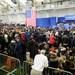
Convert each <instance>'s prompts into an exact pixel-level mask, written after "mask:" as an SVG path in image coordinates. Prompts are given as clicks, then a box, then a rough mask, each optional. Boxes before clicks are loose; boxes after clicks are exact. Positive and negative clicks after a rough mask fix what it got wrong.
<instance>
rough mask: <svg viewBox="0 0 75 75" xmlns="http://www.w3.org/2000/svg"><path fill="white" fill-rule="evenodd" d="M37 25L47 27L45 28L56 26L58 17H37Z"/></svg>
mask: <svg viewBox="0 0 75 75" xmlns="http://www.w3.org/2000/svg"><path fill="white" fill-rule="evenodd" d="M36 25H37V27H42V28H43V27H45V28H50V27H52V28H53V27H55V26H56V17H51V18H37V19H36Z"/></svg>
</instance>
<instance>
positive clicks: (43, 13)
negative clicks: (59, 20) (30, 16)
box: [37, 8, 75, 18]
mask: <svg viewBox="0 0 75 75" xmlns="http://www.w3.org/2000/svg"><path fill="white" fill-rule="evenodd" d="M37 13H38V14H37V17H38V18H40V17H42V18H44V17H54V16H56V17H62V16H65V15H75V8H67V9H54V10H53V9H51V10H47V11H45V10H44V11H38V12H37Z"/></svg>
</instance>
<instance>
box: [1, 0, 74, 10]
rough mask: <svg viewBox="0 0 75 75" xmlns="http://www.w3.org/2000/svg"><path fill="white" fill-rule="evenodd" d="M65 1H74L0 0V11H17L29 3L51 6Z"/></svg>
mask: <svg viewBox="0 0 75 75" xmlns="http://www.w3.org/2000/svg"><path fill="white" fill-rule="evenodd" d="M66 1H75V0H0V11H5V10H6V11H8V10H9V9H10V8H12V9H13V8H14V9H15V8H18V9H19V10H20V9H22V8H23V7H25V6H26V3H27V2H31V3H32V5H34V4H35V3H36V4H37V3H38V2H43V4H45V3H46V4H47V3H48V4H52V3H63V2H66Z"/></svg>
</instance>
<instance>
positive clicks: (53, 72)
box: [23, 61, 73, 75]
mask: <svg viewBox="0 0 75 75" xmlns="http://www.w3.org/2000/svg"><path fill="white" fill-rule="evenodd" d="M30 70H31V65H30V63H28V62H27V61H24V62H23V73H24V74H23V75H30ZM43 75H73V74H72V73H71V72H68V71H65V70H61V69H57V68H52V67H48V68H45V69H44V72H43Z"/></svg>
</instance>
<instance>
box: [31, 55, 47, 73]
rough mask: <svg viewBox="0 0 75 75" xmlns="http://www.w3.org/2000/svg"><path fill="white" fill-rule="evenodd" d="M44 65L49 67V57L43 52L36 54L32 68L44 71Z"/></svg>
mask: <svg viewBox="0 0 75 75" xmlns="http://www.w3.org/2000/svg"><path fill="white" fill-rule="evenodd" d="M44 67H48V59H47V57H46V56H45V55H43V54H38V55H36V56H35V58H34V64H33V65H32V69H34V70H36V71H40V72H42V71H43V69H44Z"/></svg>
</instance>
